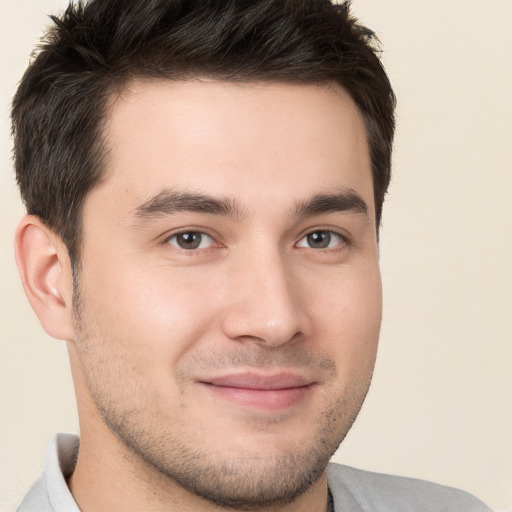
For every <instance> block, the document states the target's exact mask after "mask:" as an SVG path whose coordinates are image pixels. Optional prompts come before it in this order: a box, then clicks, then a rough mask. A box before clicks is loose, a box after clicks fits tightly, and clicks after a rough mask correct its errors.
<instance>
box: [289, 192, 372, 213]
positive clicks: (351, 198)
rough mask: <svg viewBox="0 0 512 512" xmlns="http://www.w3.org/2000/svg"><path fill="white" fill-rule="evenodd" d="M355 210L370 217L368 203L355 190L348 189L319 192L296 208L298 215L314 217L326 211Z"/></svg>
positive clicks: (354, 211)
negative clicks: (325, 192) (336, 191)
mask: <svg viewBox="0 0 512 512" xmlns="http://www.w3.org/2000/svg"><path fill="white" fill-rule="evenodd" d="M335 212H353V213H360V214H363V215H364V216H365V217H367V218H368V219H369V214H368V205H367V204H366V202H365V201H364V199H363V198H362V197H361V196H360V195H359V194H358V193H357V192H356V191H354V190H352V189H348V190H344V191H342V192H339V193H335V194H317V195H315V196H313V197H312V198H311V199H308V200H306V201H303V202H301V203H299V204H298V205H297V207H296V210H295V215H296V216H298V217H313V216H315V215H322V214H324V213H335Z"/></svg>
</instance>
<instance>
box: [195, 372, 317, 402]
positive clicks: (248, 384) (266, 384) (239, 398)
mask: <svg viewBox="0 0 512 512" xmlns="http://www.w3.org/2000/svg"><path fill="white" fill-rule="evenodd" d="M198 383H199V384H201V385H202V386H203V387H204V388H205V389H206V390H208V391H209V392H210V393H212V394H213V395H214V396H216V397H218V398H220V399H223V400H227V401H230V402H233V403H235V404H236V405H240V406H244V407H248V408H255V409H260V410H267V411H274V410H279V409H285V408H288V407H292V406H293V405H296V404H298V403H300V402H302V401H303V400H304V399H305V398H306V397H307V396H308V395H309V394H310V393H311V391H312V389H313V388H314V387H315V382H313V381H312V380H310V379H307V378H305V377H302V376H299V375H295V374H291V373H280V374H276V375H261V374H255V373H251V372H248V373H240V374H232V375H226V376H221V377H215V378H209V379H207V380H204V381H203V380H201V381H199V382H198Z"/></svg>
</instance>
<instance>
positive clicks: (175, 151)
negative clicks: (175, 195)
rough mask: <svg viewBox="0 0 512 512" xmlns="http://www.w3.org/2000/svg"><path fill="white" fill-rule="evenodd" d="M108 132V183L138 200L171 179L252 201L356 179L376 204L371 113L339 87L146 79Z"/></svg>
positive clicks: (120, 106) (133, 88)
mask: <svg viewBox="0 0 512 512" xmlns="http://www.w3.org/2000/svg"><path fill="white" fill-rule="evenodd" d="M105 137H106V141H107V145H108V147H109V161H108V172H107V178H106V180H105V182H104V184H102V185H101V186H102V187H108V188H111V189H112V191H113V192H119V191H121V190H122V191H123V192H124V196H125V198H127V197H130V199H131V200H132V201H133V202H141V201H144V200H145V199H147V198H148V197H151V195H154V194H155V193H156V192H157V191H158V190H162V189H168V188H177V189H179V190H185V191H197V190H200V191H201V192H207V193H209V194H222V195H224V196H236V197H237V199H238V200H239V201H240V202H242V203H247V204H250V203H256V202H260V203H261V201H262V200H268V199H269V196H273V197H274V199H275V201H279V202H281V201H283V200H284V199H286V197H287V196H290V200H292V199H293V200H295V201H297V200H298V201H300V200H302V199H303V198H304V197H306V196H310V195H313V194H315V193H320V192H329V191H330V190H332V189H336V190H338V189H340V188H345V189H347V188H349V189H354V190H357V192H358V193H359V194H361V195H362V196H366V197H364V198H365V200H366V202H367V203H368V204H369V205H370V206H371V207H372V208H373V187H372V183H371V182H372V180H371V165H370V157H369V151H368V145H367V140H366V130H365V126H364V121H363V119H362V116H361V114H360V112H359V110H358V109H357V107H356V105H355V104H354V102H353V101H352V99H351V98H350V96H349V95H348V94H347V93H346V92H345V91H344V90H343V89H341V88H340V87H338V86H334V85H322V86H317V85H294V84H282V83H243V84H239V83H232V82H221V81H213V80H194V81H192V80H191V81H169V80H146V81H143V80H139V81H135V82H132V83H131V84H130V85H129V86H128V87H127V88H126V89H125V90H124V92H123V93H122V94H121V95H120V96H119V97H118V98H117V99H116V101H115V103H114V104H113V106H112V108H111V111H110V116H109V118H108V122H107V123H106V127H105ZM291 196H294V197H293V198H292V197H291Z"/></svg>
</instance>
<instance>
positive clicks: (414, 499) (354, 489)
mask: <svg viewBox="0 0 512 512" xmlns="http://www.w3.org/2000/svg"><path fill="white" fill-rule="evenodd" d="M327 474H328V480H329V488H330V490H331V493H332V495H333V498H334V504H335V509H336V510H343V509H344V508H345V509H346V508H348V507H349V506H350V507H352V508H349V510H354V512H355V511H361V512H367V511H368V512H369V511H376V512H410V511H415V512H491V509H490V508H488V507H487V506H486V505H485V504H484V503H482V502H481V501H480V500H478V499H477V498H475V497H474V496H472V495H471V494H468V493H467V492H464V491H461V490H459V489H454V488H453V487H446V486H443V485H439V484H435V483H432V482H426V481H424V480H417V479H414V478H405V477H400V476H395V475H384V474H381V473H372V472H370V471H363V470H360V469H356V468H351V467H348V466H343V465H340V464H329V468H328V470H327ZM356 507H357V508H356Z"/></svg>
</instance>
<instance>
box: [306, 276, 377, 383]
mask: <svg viewBox="0 0 512 512" xmlns="http://www.w3.org/2000/svg"><path fill="white" fill-rule="evenodd" d="M312 302H313V303H315V304H316V305H315V306H313V307H314V309H315V311H316V313H315V319H316V327H317V332H318V333H319V337H318V338H319V343H325V345H324V347H325V350H326V351H328V352H330V353H331V354H332V355H333V357H334V358H335V359H336V361H337V364H338V366H339V368H340V369H341V370H342V372H344V373H349V374H350V373H354V372H355V373H357V372H358V369H368V370H371V368H373V364H374V362H375V356H376V351H377V345H378V339H379V333H380V325H381V318H382V290H381V280H380V272H379V269H378V266H370V267H366V268H365V269H364V271H356V269H352V271H350V269H348V270H347V272H344V273H343V275H341V276H340V277H339V279H338V280H337V283H336V285H333V286H330V287H329V288H328V291H327V292H325V293H323V294H319V295H317V296H316V300H314V299H313V301H312ZM322 333H323V334H322Z"/></svg>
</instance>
